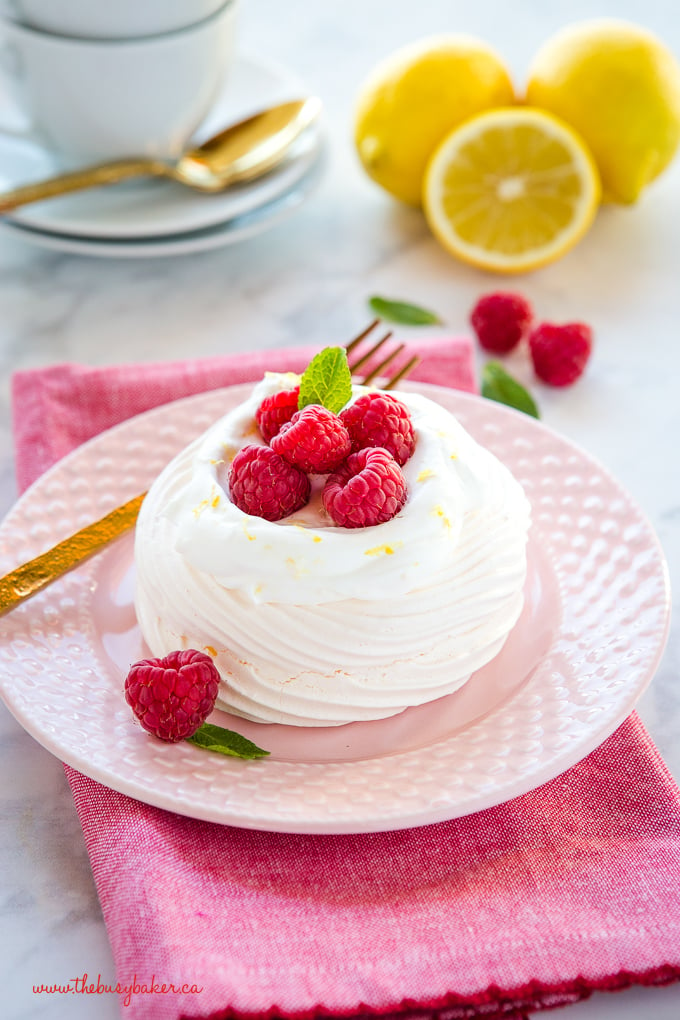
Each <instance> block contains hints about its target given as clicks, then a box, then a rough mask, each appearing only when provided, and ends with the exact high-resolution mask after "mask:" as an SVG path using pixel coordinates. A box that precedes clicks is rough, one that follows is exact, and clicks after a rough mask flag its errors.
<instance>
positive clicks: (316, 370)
mask: <svg viewBox="0 0 680 1020" xmlns="http://www.w3.org/2000/svg"><path fill="white" fill-rule="evenodd" d="M351 396H352V377H351V375H350V371H349V365H348V364H347V352H346V350H345V348H344V347H325V348H324V349H323V350H322V351H319V353H318V354H316V355H315V356H314V357H313V358H312V360H311V361H310V363H309V365H308V366H307V368H306V369H305V371H304V373H303V375H302V378H301V379H300V396H299V398H298V410H300V411H301V410H302V408H303V407H307V405H308V404H321V406H322V407H326V408H327V409H328V410H329V411H332V412H333V414H337V413H338V411H340V410H342V408H343V407H344V406H345V404H346V403H347V401H348V400H349V399H350V397H351Z"/></svg>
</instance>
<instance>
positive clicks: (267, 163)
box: [0, 96, 321, 213]
mask: <svg viewBox="0 0 680 1020" xmlns="http://www.w3.org/2000/svg"><path fill="white" fill-rule="evenodd" d="M320 112H321V100H320V99H317V98H316V96H309V97H308V98H307V99H299V100H294V101H292V102H288V103H281V104H280V105H278V106H272V107H271V108H270V109H268V110H262V111H261V112H260V113H256V114H254V115H253V116H251V117H247V118H246V119H245V120H241V121H239V122H238V123H237V124H232V125H231V126H230V127H228V128H227V129H226V130H225V131H220V133H219V134H217V135H215V136H214V137H213V138H209V139H208V140H207V141H205V142H203V144H202V145H199V146H197V148H195V149H191V150H190V151H189V152H185V153H184V155H182V156H180V157H179V159H177V160H175V161H173V162H164V161H163V160H161V159H144V158H139V159H137V158H134V159H120V160H115V161H114V162H110V163H100V164H98V165H96V166H90V167H85V168H84V169H83V170H75V171H72V172H71V173H65V174H60V175H59V176H58V177H51V178H49V180H45V181H38V182H36V183H35V184H26V185H23V186H22V187H19V188H14V189H13V190H12V191H7V192H5V193H4V194H0V213H5V212H9V211H10V210H11V209H16V208H17V207H18V206H20V205H27V204H28V203H29V202H40V201H42V200H43V199H45V198H54V197H56V196H58V195H66V194H68V193H69V192H71V191H80V190H82V189H83V188H93V187H98V186H100V185H103V184H117V183H118V182H119V181H124V180H127V179H128V178H130V177H142V176H152V177H169V178H171V179H172V180H174V181H179V182H180V184H186V185H187V186H188V187H190V188H196V189H197V190H198V191H212V192H216V191H223V190H224V189H225V188H228V187H229V186H230V185H231V184H237V183H242V182H244V181H252V180H254V178H256V177H260V176H262V174H265V173H267V171H269V170H273V169H274V167H276V166H277V165H278V164H279V163H281V161H282V160H283V159H284V158H285V156H286V154H287V152H288V150H289V149H290V147H291V145H292V144H293V142H294V141H295V140H296V139H297V138H298V137H299V135H300V134H301V133H302V132H303V131H304V130H305V128H307V127H309V125H310V124H312V122H313V121H314V120H316V118H317V117H318V116H319V113H320Z"/></svg>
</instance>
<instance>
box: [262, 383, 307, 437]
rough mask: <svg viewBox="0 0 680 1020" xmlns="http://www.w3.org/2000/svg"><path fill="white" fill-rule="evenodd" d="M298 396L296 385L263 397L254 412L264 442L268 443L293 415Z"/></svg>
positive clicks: (296, 407)
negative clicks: (291, 388)
mask: <svg viewBox="0 0 680 1020" xmlns="http://www.w3.org/2000/svg"><path fill="white" fill-rule="evenodd" d="M299 396H300V387H299V386H296V387H295V389H294V390H281V391H280V392H279V393H274V394H272V396H271V397H265V398H264V400H263V401H262V403H261V404H260V406H259V407H258V409H257V411H256V412H255V421H256V422H257V426H258V428H259V430H260V432H261V434H262V438H263V439H264V441H265V443H269V442H270V441H271V438H272V436H275V435H276V433H277V432H278V431H279V429H280V428H281V426H282V425H285V423H286V422H287V421H290V419H291V418H292V417H293V415H294V414H295V412H296V411H297V409H298V398H299Z"/></svg>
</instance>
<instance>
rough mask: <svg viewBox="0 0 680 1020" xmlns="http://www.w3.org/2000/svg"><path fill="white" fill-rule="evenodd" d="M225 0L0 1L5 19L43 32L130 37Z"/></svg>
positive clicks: (171, 25) (192, 19)
mask: <svg viewBox="0 0 680 1020" xmlns="http://www.w3.org/2000/svg"><path fill="white" fill-rule="evenodd" d="M223 3H224V0H0V12H1V13H2V14H3V15H4V16H5V17H7V18H12V19H13V20H14V21H19V22H21V23H22V24H24V25H29V26H31V27H32V28H37V29H40V31H42V32H56V33H57V34H58V35H70V36H80V37H81V38H84V39H131V38H135V37H137V36H143V35H161V34H162V33H163V32H175V31H176V30H177V29H178V28H185V27H186V26H187V25H193V24H195V23H196V22H198V21H203V20H204V19H205V18H209V17H210V15H211V14H214V13H215V11H216V10H217V9H218V8H219V7H221V6H222V4H223Z"/></svg>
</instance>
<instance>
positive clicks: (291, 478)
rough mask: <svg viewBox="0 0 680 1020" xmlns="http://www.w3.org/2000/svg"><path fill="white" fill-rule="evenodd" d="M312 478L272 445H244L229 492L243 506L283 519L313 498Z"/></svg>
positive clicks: (233, 466)
mask: <svg viewBox="0 0 680 1020" xmlns="http://www.w3.org/2000/svg"><path fill="white" fill-rule="evenodd" d="M310 489H311V485H310V482H309V478H308V477H307V475H306V474H305V473H304V471H300V470H299V469H298V468H296V467H295V466H294V465H293V464H289V463H288V461H287V460H284V459H283V457H280V456H279V455H278V453H275V452H274V451H273V450H272V449H271V448H270V447H269V446H244V447H243V448H242V449H240V450H239V452H238V453H237V454H236V456H235V457H234V459H233V461H232V463H231V470H230V472H229V495H230V496H231V501H232V503H235V504H236V506H237V507H238V508H239V510H243V512H244V513H246V514H252V515H253V516H254V517H264V519H265V520H266V521H280V520H281V519H282V518H283V517H288V515H289V514H292V513H293V512H294V511H295V510H299V509H300V507H303V506H304V505H305V503H306V502H307V500H308V499H309V493H310Z"/></svg>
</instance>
